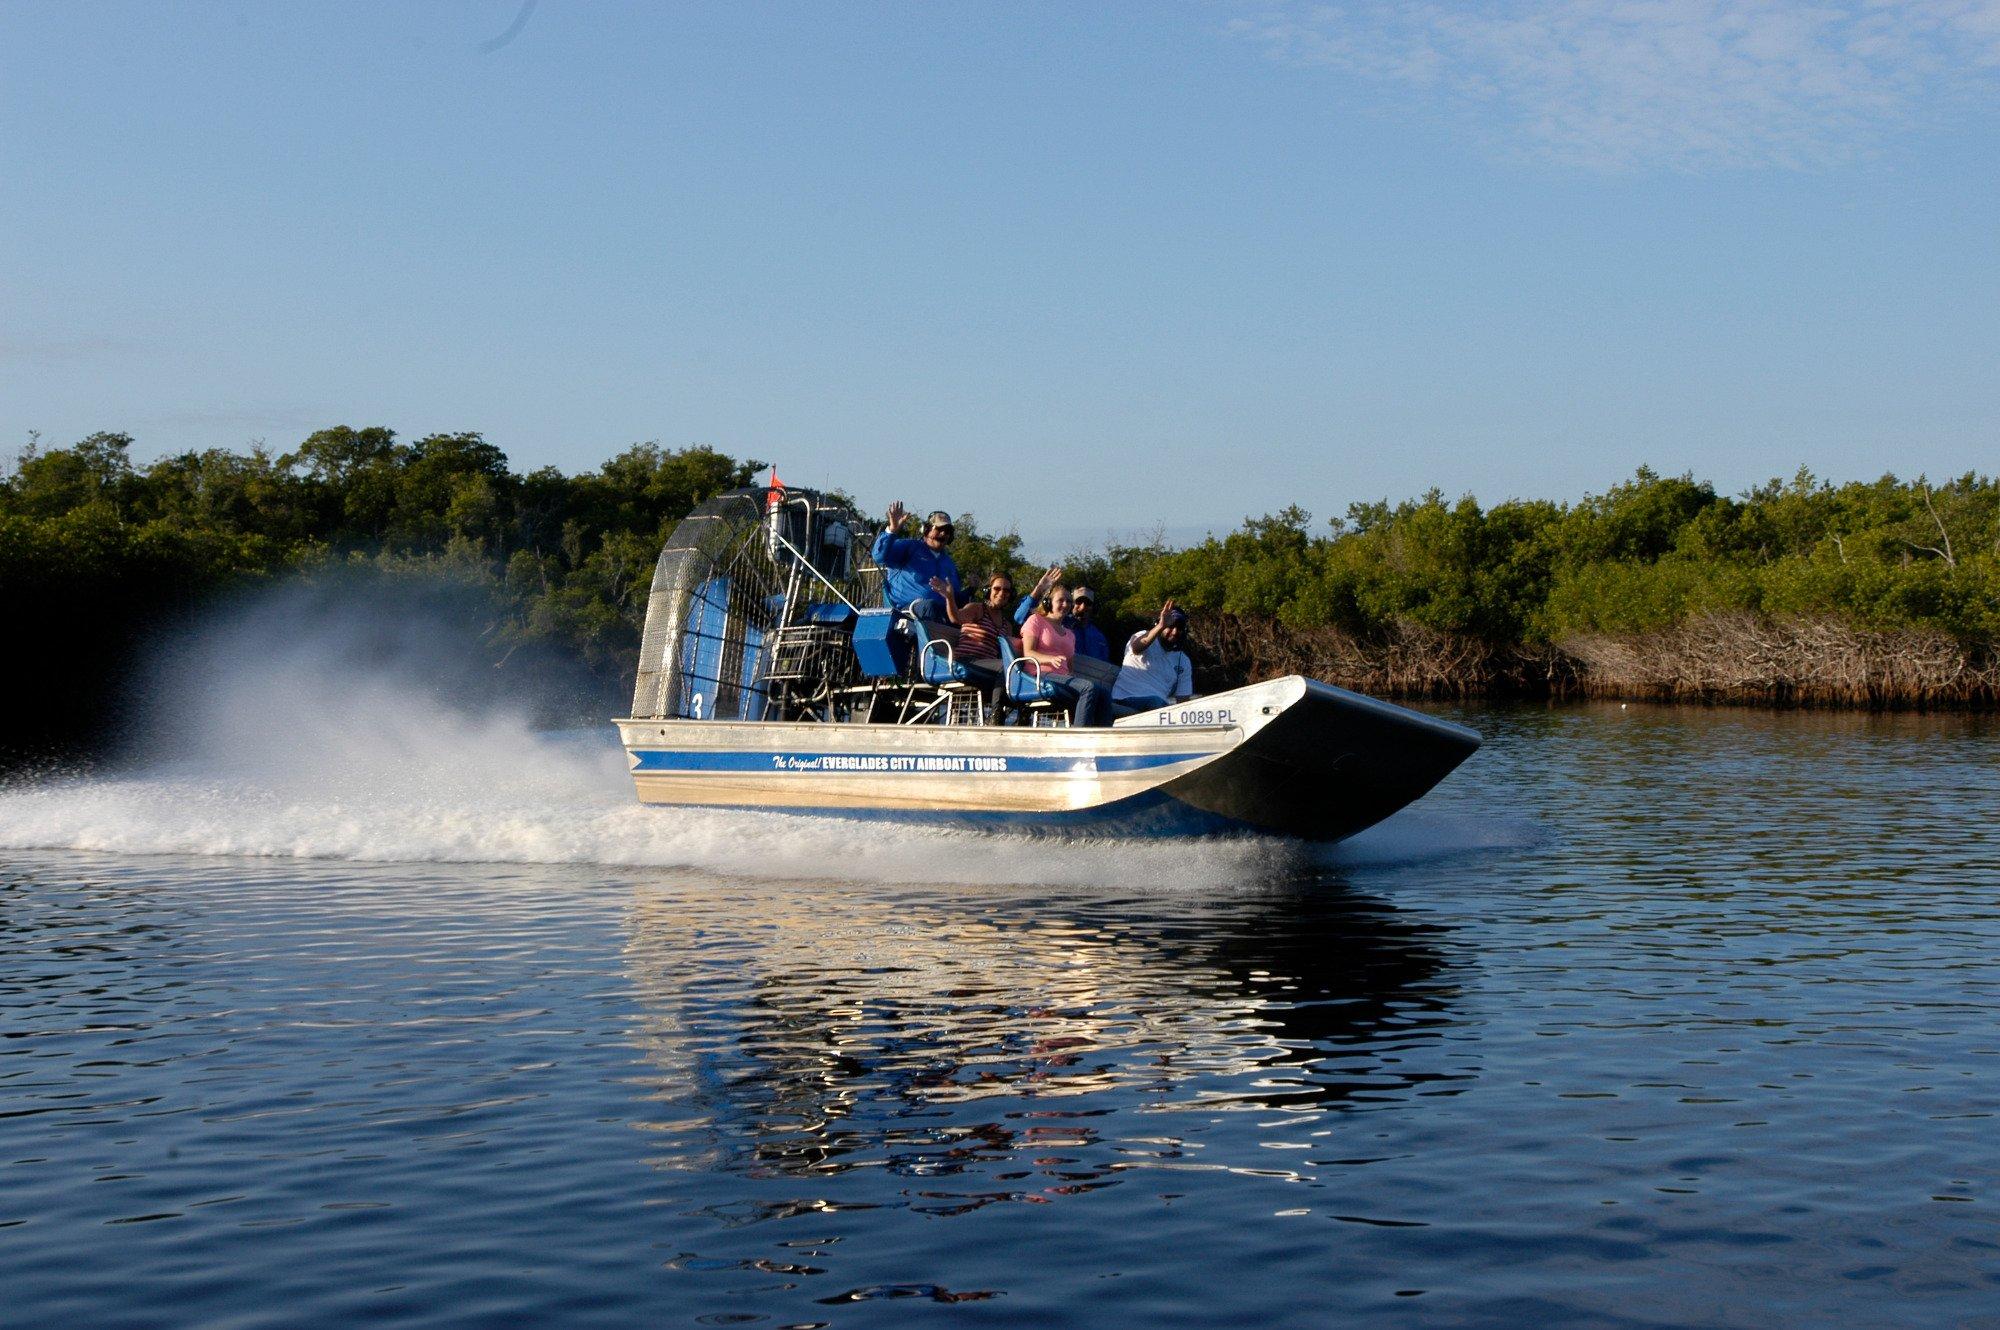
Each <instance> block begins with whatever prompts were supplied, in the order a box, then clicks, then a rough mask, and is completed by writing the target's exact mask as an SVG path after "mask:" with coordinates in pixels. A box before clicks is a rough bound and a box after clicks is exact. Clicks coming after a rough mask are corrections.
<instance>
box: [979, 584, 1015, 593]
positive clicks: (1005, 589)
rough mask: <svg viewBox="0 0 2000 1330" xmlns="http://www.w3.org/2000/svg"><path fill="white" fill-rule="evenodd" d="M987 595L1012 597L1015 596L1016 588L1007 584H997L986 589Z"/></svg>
mask: <svg viewBox="0 0 2000 1330" xmlns="http://www.w3.org/2000/svg"><path fill="white" fill-rule="evenodd" d="M986 594H987V595H989V596H1011V595H1013V594H1014V588H1013V587H1010V586H1008V585H1007V584H1006V583H1005V582H995V583H994V584H993V585H992V586H990V587H987V588H986Z"/></svg>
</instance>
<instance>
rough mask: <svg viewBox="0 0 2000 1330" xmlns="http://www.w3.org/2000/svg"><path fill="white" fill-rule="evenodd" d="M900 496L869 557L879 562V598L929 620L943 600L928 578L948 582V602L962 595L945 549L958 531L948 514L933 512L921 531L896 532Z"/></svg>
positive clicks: (940, 614) (938, 615) (939, 616)
mask: <svg viewBox="0 0 2000 1330" xmlns="http://www.w3.org/2000/svg"><path fill="white" fill-rule="evenodd" d="M904 516H905V514H904V510H903V504H902V501H901V500H898V501H897V502H895V503H892V504H890V505H889V520H888V524H887V525H886V526H884V527H883V528H882V534H881V535H879V536H877V537H875V545H874V548H873V549H871V550H870V551H869V557H870V558H872V559H874V560H875V562H876V563H877V564H878V565H880V566H881V568H882V572H883V578H882V600H883V603H884V604H886V605H888V606H889V607H890V608H892V609H904V608H907V609H908V610H909V611H910V613H912V614H914V615H916V616H917V617H918V618H919V619H928V620H931V621H933V622H939V621H942V620H943V619H944V617H945V613H944V600H943V598H942V597H940V596H939V595H938V593H937V592H935V591H933V590H931V579H932V578H933V577H936V578H941V579H943V580H944V581H945V582H947V583H948V584H950V586H951V596H952V603H953V604H958V603H960V602H962V601H964V599H965V585H964V583H962V582H960V581H959V580H958V565H957V564H955V563H953V562H952V561H951V555H950V553H949V552H948V551H949V549H950V547H951V542H952V538H953V537H954V536H956V535H957V534H958V533H957V531H956V530H954V529H953V527H952V524H951V514H950V513H947V512H942V511H940V512H935V513H932V514H931V515H930V516H929V517H927V518H925V519H924V534H923V535H922V536H921V537H919V538H917V539H915V540H911V539H910V538H908V537H907V536H898V535H897V534H896V533H897V532H898V531H900V530H902V528H903V518H904Z"/></svg>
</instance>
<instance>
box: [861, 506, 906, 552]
mask: <svg viewBox="0 0 2000 1330" xmlns="http://www.w3.org/2000/svg"><path fill="white" fill-rule="evenodd" d="M904 516H905V510H904V508H903V501H902V500H901V499H898V500H896V501H895V502H894V503H892V504H890V505H889V515H888V517H887V518H885V519H884V521H883V526H882V530H881V532H880V534H878V535H877V536H876V537H875V543H874V545H872V546H870V547H869V550H868V557H869V558H871V559H873V560H874V561H875V562H876V563H878V564H880V565H882V566H883V567H884V568H888V567H896V568H900V567H902V566H903V564H904V563H905V562H907V555H908V550H907V548H906V542H904V541H902V540H899V539H897V537H896V533H897V532H898V531H901V530H902V529H903V518H904Z"/></svg>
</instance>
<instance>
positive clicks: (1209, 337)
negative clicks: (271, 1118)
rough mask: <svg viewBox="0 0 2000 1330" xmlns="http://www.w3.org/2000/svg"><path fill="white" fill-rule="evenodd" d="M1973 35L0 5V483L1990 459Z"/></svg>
mask: <svg viewBox="0 0 2000 1330" xmlns="http://www.w3.org/2000/svg"><path fill="white" fill-rule="evenodd" d="M1996 422H2000V0H1909V2H1908V3H1905V4H1899V5H1890V6H1887V7H1882V6H1875V5H1871V4H1865V3H1862V2H1861V0H1853V3H1832V4H1830V5H1822V6H1819V7H1816V8H1814V9H1810V10H1808V9H1805V8H1802V7H1798V6H1790V5H1782V4H1769V3H1752V2H1750V0H1685V2H1684V3H1678V4H1625V5H1617V6H1611V5H1603V4H1587V3H1581V2H1579V0H1569V2H1567V3H1555V2H1551V0H1540V2H1539V3H1538V2H1536V0H1522V2H1521V3H1513V4H1507V5H1497V4H1486V3H1481V4H1466V5H1458V6H1451V5H1426V4H1423V3H1419V2H1417V0H1411V2H1410V3H1402V4H1394V5H1390V4H1376V3H1352V4H1332V5H1317V4H1312V5H1308V4H1296V5H1294V4H1288V3H1285V2H1284V0H1275V2H1267V3H1261V4H1242V5H1238V4H1233V3H1227V2H1226V0H1191V2H1190V3H1183V4H1157V5H1140V4H1118V5H1104V6H1070V5H1057V4H1044V5H1013V4H1010V5H997V4H996V5H931V4H907V5H887V6H875V5H858V4H857V5H847V4H806V3H799V4H793V5H783V6H771V5H758V4H737V3H729V4H702V5H655V4H644V5H639V4H634V5H620V4H608V3H592V4H587V5H586V4H578V3H566V2H565V0H542V2H541V3H540V4H538V5H532V6H525V7H524V6H523V4H522V3H521V0H478V2H474V0H450V2H447V3H426V4H414V5H413V4H403V3H396V4H368V5H275V4H266V3H248V2H245V3H235V4H179V5H163V4H127V5H117V4H90V5H83V4H75V3H70V2H69V0H61V2H59V3H41V2H38V0H12V2H11V3H8V4H6V5H4V6H0V447H5V448H9V449H11V448H13V447H16V446H18V445H19V444H21V443H23V442H25V441H26V439H27V437H28V432H29V431H31V430H39V431H41V432H42V435H43V439H44V442H46V443H65V442H69V441H71V440H73V439H75V438H77V437H80V436H81V435H83V434H85V433H88V432H90V431H92V430H96V429H123V430H127V431H129V432H131V433H132V434H134V435H135V436H136V437H137V438H138V441H139V452H140V454H141V455H142V456H153V455H158V454H160V453H165V452H171V451H179V450H181V449H186V448H199V447H210V446H230V447H240V446H242V445H244V444H245V443H246V442H248V441H249V440H251V439H264V440H266V441H268V442H269V443H270V444H272V445H273V446H277V447H286V446H290V445H291V444H293V443H295V442H296V441H297V440H298V439H299V438H301V437H303V435H304V434H305V433H307V432H308V431H310V430H312V429H314V428H317V427H319V426H322V425H327V424H336V423H347V424H355V425H363V424H386V425H390V426H392V427H394V428H396V429H397V430H399V431H401V432H402V433H403V434H404V436H405V437H416V436H419V435H421V434H424V433H427V432H431V431H435V430H459V429H476V430H481V431H483V432H484V433H485V434H486V436H487V437H488V438H489V439H490V440H492V441H493V442H494V443H496V444H498V445H500V446H501V447H502V448H504V449H505V450H506V451H507V452H508V454H509V455H510V457H511V458H512V459H513V461H514V463H515V465H516V466H518V467H521V468H524V469H525V468H529V467H534V466H538V465H544V464H554V465H557V466H561V467H563V468H565V469H569V470H579V469H584V468H589V467H593V466H595V465H596V464H597V463H598V462H599V461H601V460H602V459H603V458H605V457H607V456H609V455H610V454H611V453H612V452H614V451H617V450H618V449H620V448H622V447H624V446H625V445H627V444H629V443H632V442H635V441H640V440H658V441H660V442H662V443H665V444H670V445H678V444H684V443H695V442H699V443H708V444H712V445H714V446H715V447H717V448H720V449H723V450H725V451H728V452H732V453H735V454H738V455H744V454H747V455H754V456H757V457H761V458H769V459H776V460H777V461H778V463H779V465H780V468H781V472H782V474H783V475H784V476H785V478H786V479H787V480H790V481H792V482H794V483H802V484H803V483H830V484H837V485H840V486H842V487H844V488H846V489H848V490H849V491H851V492H853V493H855V494H857V495H859V496H861V497H862V498H863V499H864V500H866V501H867V502H868V503H870V504H871V505H879V504H882V503H886V502H887V501H888V500H889V499H892V498H902V499H904V500H907V501H908V502H909V503H910V504H911V505H912V506H913V507H917V508H930V507H933V506H942V507H946V508H950V509H953V510H960V511H962V510H972V511H974V512H976V513H977V514H978V515H979V517H980V518H981V519H982V521H983V522H984V524H986V525H988V526H993V527H1002V528H1004V527H1006V526H1008V525H1017V526H1018V528H1019V529H1020V530H1021V531H1022V532H1023V533H1024V534H1025V535H1027V536H1028V537H1029V538H1030V539H1031V542H1033V543H1034V544H1036V545H1039V546H1041V547H1044V548H1057V547H1060V546H1063V545H1066V544H1068V543H1070V542H1074V541H1081V540H1092V541H1094V540H1096V539H1099V538H1101V537H1102V536H1103V535H1105V534H1106V533H1109V532H1113V531H1117V532H1130V531H1136V530H1140V529H1144V528H1148V527H1152V526H1154V525H1159V526H1162V527H1164V528H1165V529H1166V530H1167V532H1168V533H1169V535H1170V536H1174V537H1185V536H1188V535H1194V534H1199V533H1200V532H1201V531H1202V530H1205V529H1208V528H1211V527H1213V528H1217V529H1226V528H1228V527H1232V526H1234V525H1235V524H1236V523H1237V522H1238V521H1240V520H1241V519H1242V518H1243V517H1244V516H1246V515H1248V514H1255V513H1263V512H1266V511H1270V510H1273V509H1276V508H1278V507H1280V506H1282V505H1284V504H1285V503H1287V502H1293V501H1296V502H1298V503H1300V504H1302V505H1303V506H1305V507H1306V508H1308V509H1310V510H1312V511H1313V512H1315V513H1316V514H1318V515H1320V516H1321V517H1325V516H1330V515H1333V514H1336V513H1339V512H1341V511H1343V510H1344V509H1345V507H1346V505H1347V504H1348V503H1349V502H1350V501H1353V500H1356V499H1367V498H1377V497H1384V496H1387V497H1391V498H1400V497H1405V496H1411V495H1415V494H1418V493H1421V492H1422V491H1424V490H1426V489H1428V488H1430V487H1432V486H1437V487H1440V488H1442V489H1443V490H1444V491H1445V492H1446V493H1447V494H1450V495H1457V494H1460V493H1467V492H1469V493H1472V494H1474V495H1476V496H1478V497H1479V498H1480V499H1481V500H1482V501H1485V502H1494V501H1498V500H1501V499H1504V498H1508V497H1514V496H1521V497H1528V496H1547V497H1556V498H1574V497H1577V496H1579V495H1581V494H1583V493H1586V492H1594V491H1601V490H1602V489H1604V488H1605V487H1607V486H1608V485H1611V484H1613V483H1615V482H1616V481H1618V480H1619V479H1621V478H1623V477H1625V476H1628V475H1629V474H1630V473H1631V471H1632V470H1633V468H1634V467H1636V466H1638V465H1639V464H1641V463H1650V464H1651V465H1652V466H1654V467H1656V468H1658V469H1660V470H1663V471H1669V472H1679V471H1683V470H1691V471H1693V472H1694V473H1695V474H1696V475H1697V476H1698V477H1703V478H1707V479H1712V480H1714V481H1715V482H1716V483H1717V484H1718V486H1720V487H1721V488H1723V489H1725V490H1738V489H1741V488H1743V487H1745V486H1747V485H1750V484H1752V483H1755V482H1757V481H1758V480H1761V479H1763V478H1766V477H1769V476H1772V475H1776V474H1789V473H1791V472H1792V471H1793V470H1795V469H1796V468H1797V467H1798V466H1800V465H1801V464H1806V465H1810V466H1811V467H1812V468H1813V469H1814V470H1815V471H1817V472H1819V473H1821V474H1822V475H1826V476H1830V477H1832V478H1834V479H1852V478H1860V477H1872V476H1874V475H1878V474H1880V473H1881V472H1883V471H1885V470H1895V471H1897V472H1898V473H1902V474H1915V473H1916V472H1918V471H1927V472H1929V473H1930V474H1932V475H1940V474H1947V473H1956V472H1959V471H1964V470H1967V469H1975V468H1976V469H1980V470H1985V471H1992V470H1994V469H1995V458H1996V444H2000V425H1996Z"/></svg>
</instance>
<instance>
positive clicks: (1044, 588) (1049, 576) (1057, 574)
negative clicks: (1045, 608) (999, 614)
mask: <svg viewBox="0 0 2000 1330" xmlns="http://www.w3.org/2000/svg"><path fill="white" fill-rule="evenodd" d="M1060 581H1062V565H1061V564H1059V563H1054V564H1050V565H1049V570H1048V571H1047V572H1046V573H1043V574H1042V575H1041V576H1040V577H1038V578H1036V579H1035V586H1034V589H1033V590H1032V591H1030V592H1028V594H1027V595H1025V596H1023V597H1021V603H1020V604H1019V605H1016V606H1015V607H1014V624H1015V626H1016V627H1024V626H1026V624H1027V622H1028V619H1029V617H1030V616H1031V615H1033V614H1034V612H1035V607H1036V606H1037V605H1039V604H1041V603H1042V597H1043V596H1046V595H1048V594H1049V588H1050V587H1053V586H1054V585H1055V584H1056V583H1058V582H1060Z"/></svg>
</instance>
